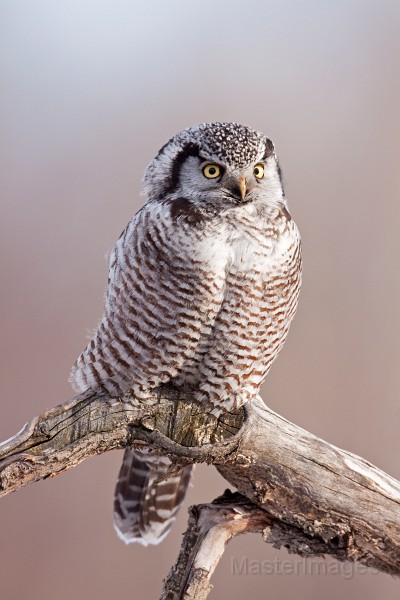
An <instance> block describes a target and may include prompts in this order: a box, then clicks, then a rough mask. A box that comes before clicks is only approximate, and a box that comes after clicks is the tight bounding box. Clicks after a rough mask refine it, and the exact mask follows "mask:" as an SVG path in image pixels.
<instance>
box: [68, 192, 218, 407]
mask: <svg viewBox="0 0 400 600" xmlns="http://www.w3.org/2000/svg"><path fill="white" fill-rule="evenodd" d="M195 210H196V209H195V207H193V206H192V205H191V204H190V203H188V201H184V200H182V201H180V200H177V201H173V202H172V201H171V202H168V201H164V202H156V201H153V202H149V203H148V204H146V205H145V206H144V207H143V209H142V210H141V211H139V213H137V214H136V215H135V216H134V218H133V219H132V221H131V222H130V223H129V225H128V226H127V227H126V229H125V230H124V232H123V233H122V234H121V236H120V238H119V239H118V241H117V243H116V245H115V247H114V249H113V252H112V254H111V257H110V268H109V283H108V290H107V296H106V305H105V314H104V317H103V319H102V321H101V324H100V326H99V328H98V331H97V333H96V334H95V336H94V338H93V339H92V340H91V342H90V343H89V345H88V347H87V348H86V350H85V351H84V352H83V353H82V355H81V356H80V357H79V358H78V361H77V363H76V366H75V370H74V373H73V378H74V379H75V381H76V384H77V387H78V388H79V389H81V390H82V389H86V388H87V387H97V386H99V385H101V386H103V387H105V388H106V389H107V391H108V392H109V393H112V394H114V395H116V394H117V395H119V394H120V393H121V392H124V391H126V389H128V388H132V389H133V390H134V391H135V392H136V393H137V394H138V395H139V396H140V393H141V391H142V390H145V389H146V388H147V389H149V388H152V387H156V386H157V385H160V384H161V383H164V382H166V381H169V380H170V379H172V378H173V377H175V376H176V374H177V373H179V372H180V371H181V370H182V369H184V367H185V365H187V364H189V363H190V362H192V363H193V361H195V360H196V359H195V355H196V351H197V350H198V346H199V343H200V342H201V340H202V339H203V340H204V338H205V337H206V336H207V334H208V333H209V332H210V331H211V328H212V325H213V323H214V320H215V318H216V315H217V314H218V311H219V309H220V306H221V303H222V300H223V295H224V286H225V277H226V275H225V273H226V264H227V261H228V260H229V256H228V254H226V255H225V254H224V251H223V249H222V248H221V247H214V246H213V242H212V240H211V236H210V237H208V235H207V227H208V225H207V222H206V221H205V219H202V218H200V216H199V215H198V213H196V212H195ZM208 229H209V228H208Z"/></svg>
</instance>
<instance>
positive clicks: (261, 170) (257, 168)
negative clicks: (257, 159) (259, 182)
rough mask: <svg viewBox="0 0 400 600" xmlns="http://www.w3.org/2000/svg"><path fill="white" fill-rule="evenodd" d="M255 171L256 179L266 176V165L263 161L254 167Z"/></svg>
mask: <svg viewBox="0 0 400 600" xmlns="http://www.w3.org/2000/svg"><path fill="white" fill-rule="evenodd" d="M253 173H254V177H255V178H256V179H262V178H263V177H264V165H262V164H261V163H259V164H258V165H256V166H255V167H254V171H253Z"/></svg>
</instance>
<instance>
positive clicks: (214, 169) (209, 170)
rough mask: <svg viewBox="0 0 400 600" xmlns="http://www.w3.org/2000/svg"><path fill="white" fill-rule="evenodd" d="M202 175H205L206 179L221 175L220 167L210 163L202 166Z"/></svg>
mask: <svg viewBox="0 0 400 600" xmlns="http://www.w3.org/2000/svg"><path fill="white" fill-rule="evenodd" d="M203 175H204V177H207V179H215V178H216V177H219V176H220V175H221V167H219V166H218V165H215V164H214V163H211V164H209V165H206V166H205V167H203Z"/></svg>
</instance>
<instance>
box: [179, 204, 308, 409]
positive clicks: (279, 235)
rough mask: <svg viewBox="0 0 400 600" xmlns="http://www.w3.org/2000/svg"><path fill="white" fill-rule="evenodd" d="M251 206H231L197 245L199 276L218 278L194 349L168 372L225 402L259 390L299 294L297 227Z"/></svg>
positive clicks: (238, 401)
mask: <svg viewBox="0 0 400 600" xmlns="http://www.w3.org/2000/svg"><path fill="white" fill-rule="evenodd" d="M249 208H254V207H249ZM249 212H250V211H249ZM254 212H255V211H253V214H252V213H251V212H250V214H248V213H247V212H242V214H239V215H236V214H235V213H233V215H232V216H231V218H230V219H229V218H228V219H227V220H226V221H224V220H221V222H220V223H219V224H217V225H218V226H217V228H214V230H212V229H211V231H210V234H209V235H207V231H204V236H203V237H202V238H200V239H199V241H198V244H197V245H196V248H195V252H196V256H197V258H198V267H199V269H200V271H201V275H200V277H202V276H204V277H206V276H207V275H208V276H209V275H210V274H212V276H214V277H215V280H216V281H217V280H219V281H221V279H222V280H223V283H222V285H219V286H217V288H216V289H215V292H216V295H217V296H218V298H217V302H216V303H215V312H214V313H213V314H212V315H211V318H210V321H209V322H208V324H207V325H206V326H205V327H204V330H203V335H202V337H201V339H200V340H199V343H198V345H197V348H196V352H195V354H194V355H193V357H192V359H191V360H190V361H188V362H187V363H186V365H185V369H184V371H182V372H181V373H180V374H179V375H178V376H177V377H176V378H175V381H176V382H177V383H178V384H181V385H182V384H188V383H189V384H191V385H192V386H193V387H194V388H196V389H197V390H200V391H201V392H203V393H204V394H206V396H207V397H208V398H209V400H210V402H211V403H212V404H214V405H215V404H217V405H218V404H221V405H224V406H225V407H227V405H229V407H231V406H232V405H237V404H241V403H242V402H244V401H246V400H247V399H248V398H249V397H250V396H251V395H253V394H254V393H255V392H256V391H258V389H259V386H260V385H261V383H262V381H263V379H264V378H265V376H266V374H267V372H268V370H269V368H270V366H271V364H272V362H273V360H274V359H275V357H276V356H277V354H278V352H279V350H280V348H281V347H282V345H283V343H284V341H285V339H286V335H287V332H288V329H289V325H290V322H291V320H292V317H293V315H294V312H295V310H296V306H297V301H298V293H299V287H300V277H301V258H300V240H299V235H298V231H297V228H296V226H295V225H294V223H293V222H292V221H291V219H290V216H289V214H288V213H287V211H283V212H282V211H280V210H276V211H272V215H271V214H270V215H268V217H269V218H265V215H263V214H261V215H260V214H258V213H255V214H254ZM238 217H239V218H238ZM263 217H264V218H263ZM215 229H217V231H216V230H215ZM211 297H212V294H210V300H211ZM210 306H213V305H212V304H211V305H210Z"/></svg>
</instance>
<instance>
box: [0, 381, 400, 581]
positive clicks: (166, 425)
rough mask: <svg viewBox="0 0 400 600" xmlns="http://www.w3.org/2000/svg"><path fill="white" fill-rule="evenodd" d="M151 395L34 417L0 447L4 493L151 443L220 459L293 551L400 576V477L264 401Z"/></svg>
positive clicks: (182, 458)
mask: <svg viewBox="0 0 400 600" xmlns="http://www.w3.org/2000/svg"><path fill="white" fill-rule="evenodd" d="M150 401H151V402H152V405H151V406H150V405H146V407H145V408H144V407H143V403H141V404H140V407H138V403H137V402H135V399H134V398H133V397H131V396H126V397H124V398H122V399H110V398H109V397H107V396H106V395H105V394H102V393H95V392H87V393H85V394H81V395H80V396H77V397H76V398H74V399H73V400H71V401H69V402H67V403H65V404H62V405H60V406H58V407H56V408H54V409H52V410H49V411H47V412H45V413H43V414H42V415H40V416H39V417H36V418H34V419H32V420H31V421H30V422H29V423H28V424H27V425H26V426H25V427H24V428H23V429H22V431H21V432H19V433H18V434H16V435H15V436H14V437H13V438H11V439H10V440H8V441H7V442H4V443H3V444H1V445H0V495H4V494H7V493H9V492H12V491H14V490H16V489H18V488H19V487H21V486H23V485H26V484H28V483H30V482H32V481H37V480H39V479H45V478H47V477H52V476H55V475H57V474H59V473H61V472H63V471H66V470H68V469H71V468H72V467H74V466H76V465H77V464H78V463H79V462H81V461H82V460H84V459H85V458H88V457H89V456H93V455H95V454H100V453H102V452H106V451H108V450H112V449H115V448H124V447H126V446H130V445H143V444H149V445H151V446H152V447H155V448H157V449H159V450H160V452H162V453H165V454H168V455H169V456H170V457H171V458H173V460H174V461H175V462H178V463H179V464H182V465H184V464H188V463H192V462H207V463H213V464H214V465H215V466H216V468H217V469H218V470H219V472H220V473H221V474H222V475H223V477H225V479H226V480H227V481H229V482H230V483H231V484H232V485H234V486H235V487H236V488H237V489H238V490H239V491H240V492H241V493H242V494H244V495H245V496H246V497H247V499H248V500H247V501H246V502H249V501H251V502H253V503H254V504H255V505H256V507H258V509H257V510H259V509H262V513H260V514H262V516H263V519H267V521H268V520H269V521H268V522H269V523H272V524H273V525H274V527H275V532H276V531H278V530H277V529H276V527H278V528H280V531H281V532H283V531H284V532H285V536H286V537H285V539H286V541H285V546H288V545H289V546H290V547H291V549H292V551H294V552H297V553H300V554H303V555H304V554H305V553H306V554H307V553H309V554H322V553H323V554H331V555H333V556H335V557H336V558H337V559H339V560H350V561H353V560H358V561H360V562H361V563H363V564H365V565H367V566H370V567H374V568H376V569H378V570H380V571H384V572H386V573H390V574H392V575H400V483H399V482H397V481H395V480H394V479H392V478H391V477H390V476H389V475H387V474H385V473H384V472H382V471H380V470H379V469H377V468H376V467H374V466H373V465H371V464H370V463H368V462H367V461H365V460H363V459H362V458H360V457H358V456H355V455H354V454H350V453H348V452H345V451H343V450H339V449H338V448H336V447H335V446H332V445H330V444H328V443H326V442H324V441H323V440H320V439H319V438H317V437H315V436H313V435H312V434H310V433H308V432H306V431H304V430H303V429H301V428H299V427H296V426H295V425H293V424H291V423H289V422H288V421H286V420H285V419H284V418H282V417H280V416H279V415H277V414H276V413H274V412H273V411H272V410H270V409H269V408H268V407H266V406H265V405H264V404H263V403H262V401H261V399H260V398H259V397H257V398H255V399H254V401H253V402H251V403H250V404H249V405H247V406H246V407H245V409H244V410H243V409H240V410H238V411H237V412H236V413H228V414H224V415H223V416H222V417H220V418H217V417H215V416H214V415H210V414H207V413H205V412H204V410H203V409H202V408H201V406H199V405H197V404H195V403H194V402H193V401H192V398H191V395H190V393H189V392H181V391H178V390H175V389H171V388H163V389H160V390H157V393H155V394H154V397H151V398H149V402H150ZM207 506H209V505H207ZM225 508H226V507H225ZM214 509H215V507H214ZM224 510H225V509H224ZM232 510H233V509H232ZM214 512H215V510H214ZM264 513H265V514H264ZM208 514H210V513H208ZM223 514H226V510H225V512H224V513H223ZM235 514H236V513H235ZM234 520H235V519H234ZM236 520H237V519H236ZM224 532H225V533H224ZM222 533H223V534H224V535H226V529H225V530H224V529H223V530H222ZM222 533H221V535H222ZM269 541H273V540H272V539H270V540H269Z"/></svg>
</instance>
